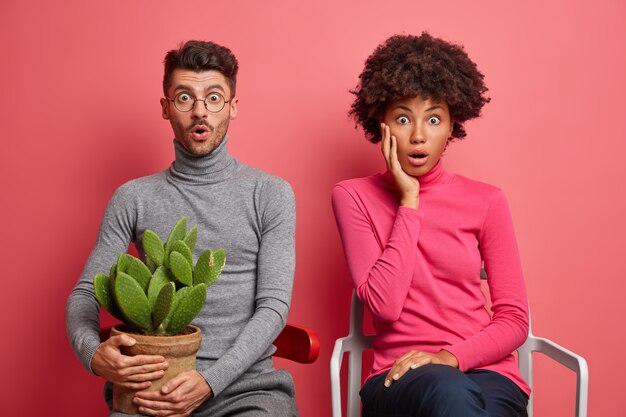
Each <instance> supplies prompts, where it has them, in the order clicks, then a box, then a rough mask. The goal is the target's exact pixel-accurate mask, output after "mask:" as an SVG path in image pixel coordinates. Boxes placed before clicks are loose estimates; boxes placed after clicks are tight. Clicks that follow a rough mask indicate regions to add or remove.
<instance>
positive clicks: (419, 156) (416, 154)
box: [409, 151, 428, 159]
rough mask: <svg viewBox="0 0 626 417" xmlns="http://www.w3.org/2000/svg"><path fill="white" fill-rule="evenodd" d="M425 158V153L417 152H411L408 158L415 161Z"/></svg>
mask: <svg viewBox="0 0 626 417" xmlns="http://www.w3.org/2000/svg"><path fill="white" fill-rule="evenodd" d="M427 156H428V154H426V153H425V152H419V151H416V152H411V153H410V154H409V157H410V158H415V159H422V158H426V157H427Z"/></svg>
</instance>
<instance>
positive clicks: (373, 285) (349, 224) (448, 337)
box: [332, 162, 530, 394]
mask: <svg viewBox="0 0 626 417" xmlns="http://www.w3.org/2000/svg"><path fill="white" fill-rule="evenodd" d="M387 175H388V174H377V175H372V176H369V177H365V178H355V179H351V180H346V181H342V182H340V183H339V184H337V185H336V186H335V188H334V189H333V195H332V202H333V209H334V212H335V218H336V220H337V225H338V228H339V233H340V235H341V239H342V242H343V248H344V252H345V256H346V261H347V264H348V268H349V270H350V275H351V277H352V280H353V282H354V287H355V288H356V292H357V295H358V297H359V298H360V299H361V301H362V302H363V304H365V305H366V306H367V308H368V309H369V310H370V311H371V313H372V317H373V320H374V328H375V330H376V339H375V341H374V346H373V349H374V363H373V366H372V371H371V374H370V377H371V376H373V375H377V374H380V373H383V372H385V371H388V370H389V369H390V368H391V366H392V364H393V362H394V361H395V360H396V359H398V358H399V357H400V356H402V355H403V354H405V353H406V352H408V351H409V350H422V351H426V352H432V353H436V352H439V351H440V350H441V349H445V350H447V351H449V352H450V353H452V354H453V355H454V356H455V357H456V358H457V360H458V362H459V369H460V370H461V371H468V370H471V369H487V370H491V371H495V372H498V373H499V374H501V375H504V376H505V377H507V378H509V379H511V380H512V381H513V382H515V383H516V384H517V385H518V386H519V387H520V388H521V389H522V390H523V391H524V392H525V393H526V394H529V393H530V388H529V387H528V385H527V384H526V382H525V381H524V380H523V379H522V377H521V375H520V373H519V370H518V368H517V361H516V358H515V357H514V356H513V353H512V352H514V351H515V350H516V349H517V348H518V347H519V346H520V345H521V344H522V343H523V342H524V341H525V340H526V337H527V335H528V301H527V297H526V288H525V285H524V278H523V275H522V270H521V265H520V259H519V253H518V248H517V243H516V239H515V233H514V229H513V224H512V221H511V215H510V210H509V206H508V203H507V201H506V198H505V196H504V194H503V193H502V191H501V190H500V189H498V188H496V187H493V186H491V185H488V184H484V183H481V182H478V181H473V180H470V179H468V178H465V177H462V176H460V175H456V174H452V173H448V172H447V171H446V170H445V169H444V168H443V165H442V163H441V162H439V163H438V164H437V165H436V166H435V167H434V168H433V169H432V170H431V171H430V172H428V173H427V174H426V175H424V176H422V177H419V182H420V200H419V208H418V209H417V210H415V209H411V208H407V207H401V206H399V195H398V193H397V192H396V191H395V188H394V186H393V184H392V183H391V179H390V178H389V177H387ZM482 262H484V267H485V270H486V272H487V276H488V285H489V293H490V297H491V303H492V305H491V310H492V314H490V312H489V311H488V310H487V307H486V305H485V303H486V300H485V296H484V294H483V291H482V289H481V283H480V269H481V264H482Z"/></svg>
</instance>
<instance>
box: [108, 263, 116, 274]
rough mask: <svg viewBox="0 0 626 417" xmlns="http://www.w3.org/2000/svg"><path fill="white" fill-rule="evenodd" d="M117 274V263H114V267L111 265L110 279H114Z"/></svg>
mask: <svg viewBox="0 0 626 417" xmlns="http://www.w3.org/2000/svg"><path fill="white" fill-rule="evenodd" d="M116 274H117V263H114V264H113V265H111V268H110V269H109V278H113V277H114V276H115V275H116Z"/></svg>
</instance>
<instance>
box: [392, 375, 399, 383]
mask: <svg viewBox="0 0 626 417" xmlns="http://www.w3.org/2000/svg"><path fill="white" fill-rule="evenodd" d="M392 378H393V380H394V381H397V380H398V378H400V374H394V375H393V376H392Z"/></svg>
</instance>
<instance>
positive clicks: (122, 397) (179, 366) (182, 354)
mask: <svg viewBox="0 0 626 417" xmlns="http://www.w3.org/2000/svg"><path fill="white" fill-rule="evenodd" d="M124 333H125V334H127V335H128V336H130V337H132V338H133V339H135V340H136V341H137V343H135V345H134V346H130V347H129V346H123V347H122V353H123V354H125V355H129V356H135V355H161V356H163V357H164V358H165V359H166V360H167V362H168V364H169V367H168V368H167V369H166V370H165V374H164V375H163V377H161V378H160V379H158V380H156V381H152V385H150V387H149V388H148V389H147V390H145V391H158V390H160V389H161V386H163V384H165V383H166V382H167V381H169V380H170V379H172V378H174V377H175V376H176V375H178V374H179V373H181V372H184V371H192V370H195V369H196V353H197V352H198V348H199V347H200V342H201V341H202V335H201V331H200V329H199V328H198V327H196V326H193V325H189V326H187V328H186V329H185V330H184V331H183V332H181V334H178V335H176V336H152V335H143V334H137V333H133V332H132V331H130V330H129V327H128V326H126V325H124V324H118V325H116V326H113V328H112V329H111V336H115V335H119V334H124ZM138 391H139V390H131V389H128V388H124V387H120V386H117V385H114V386H113V408H114V409H116V410H118V411H121V412H123V413H126V414H139V410H138V409H137V406H136V405H135V404H133V397H134V396H135V393H136V392H138Z"/></svg>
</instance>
